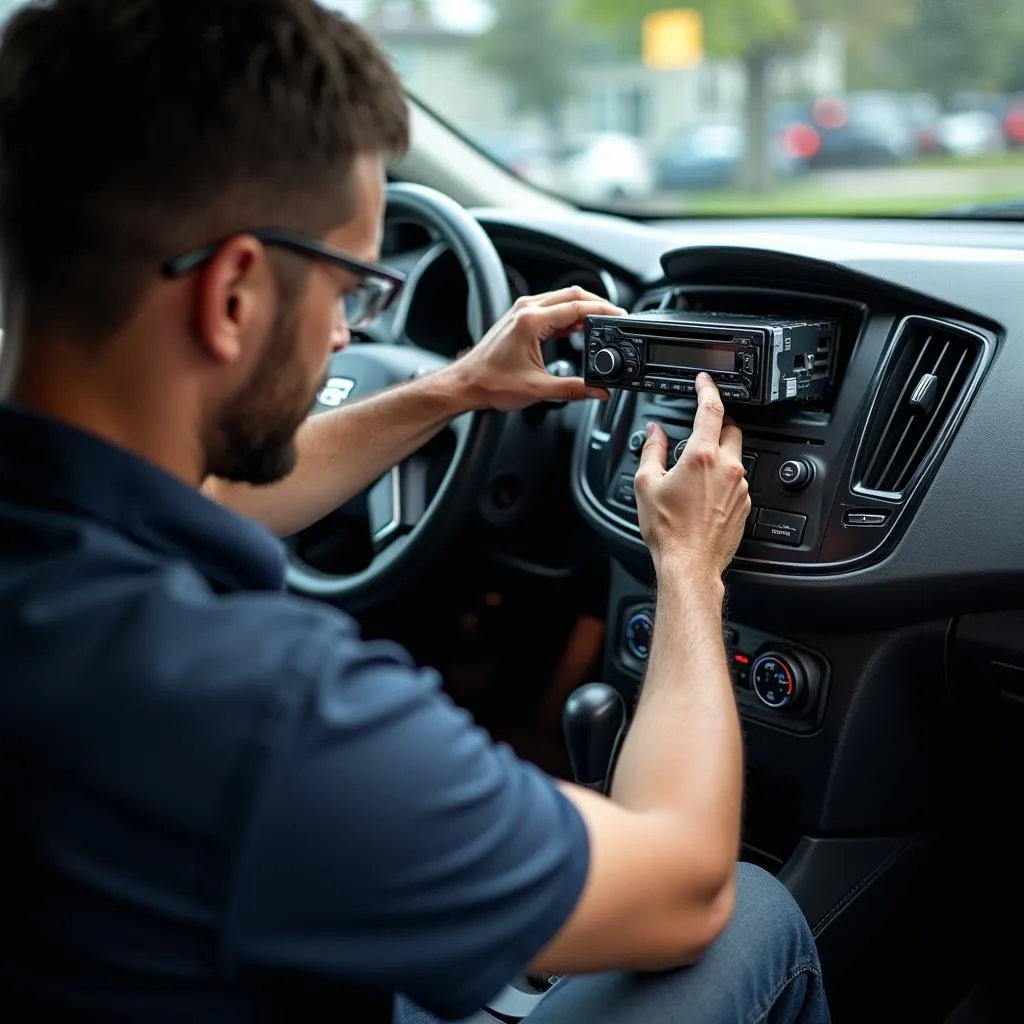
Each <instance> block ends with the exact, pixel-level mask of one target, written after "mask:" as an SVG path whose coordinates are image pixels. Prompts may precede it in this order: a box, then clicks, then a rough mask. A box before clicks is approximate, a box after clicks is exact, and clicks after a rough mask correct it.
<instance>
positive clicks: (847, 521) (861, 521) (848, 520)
mask: <svg viewBox="0 0 1024 1024" xmlns="http://www.w3.org/2000/svg"><path fill="white" fill-rule="evenodd" d="M888 521H889V513H888V512H855V511H849V512H847V513H846V514H845V515H844V516H843V525H844V526H885V524H886V523H887V522H888Z"/></svg>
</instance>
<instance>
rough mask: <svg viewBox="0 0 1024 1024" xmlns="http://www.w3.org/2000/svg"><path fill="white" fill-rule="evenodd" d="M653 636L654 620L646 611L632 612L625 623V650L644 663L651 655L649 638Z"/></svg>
mask: <svg viewBox="0 0 1024 1024" xmlns="http://www.w3.org/2000/svg"><path fill="white" fill-rule="evenodd" d="M653 635H654V619H653V618H652V617H651V613H650V611H649V610H648V609H646V608H645V609H643V610H641V611H637V612H634V613H633V614H632V615H630V617H629V619H628V620H627V621H626V650H628V651H629V653H630V654H632V655H633V657H634V658H638V659H639V660H640V661H646V660H647V658H648V656H649V655H650V653H651V637H652V636H653Z"/></svg>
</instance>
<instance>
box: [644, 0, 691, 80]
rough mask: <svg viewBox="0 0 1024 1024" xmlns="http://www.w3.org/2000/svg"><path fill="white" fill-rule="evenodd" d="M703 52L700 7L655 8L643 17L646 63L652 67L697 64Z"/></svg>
mask: <svg viewBox="0 0 1024 1024" xmlns="http://www.w3.org/2000/svg"><path fill="white" fill-rule="evenodd" d="M703 56H704V19H703V18H702V17H701V14H700V11H693V10H689V9H683V8H680V9H678V10H674V11H654V12H653V13H651V14H648V15H647V17H646V18H644V64H646V65H647V67H649V68H651V69H652V70H653V71H678V70H679V69H681V68H692V67H696V66H697V65H698V64H699V63H700V62H701V58H702V57H703Z"/></svg>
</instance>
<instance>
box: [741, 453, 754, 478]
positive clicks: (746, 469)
mask: <svg viewBox="0 0 1024 1024" xmlns="http://www.w3.org/2000/svg"><path fill="white" fill-rule="evenodd" d="M755 469H757V456H756V455H754V454H753V453H751V452H744V453H743V473H744V475H745V476H746V478H747V479H748V480H752V479H753V478H754V470H755Z"/></svg>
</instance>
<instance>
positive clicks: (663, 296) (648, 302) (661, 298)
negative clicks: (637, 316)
mask: <svg viewBox="0 0 1024 1024" xmlns="http://www.w3.org/2000/svg"><path fill="white" fill-rule="evenodd" d="M674 292H675V289H674V288H658V289H656V290H655V291H652V292H645V293H644V294H643V295H641V296H640V300H639V301H638V302H637V304H636V307H635V308H634V310H633V312H634V313H650V312H652V311H654V310H656V309H657V310H660V309H670V308H672V307H671V305H670V304H671V302H672V296H673V294H674Z"/></svg>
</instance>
